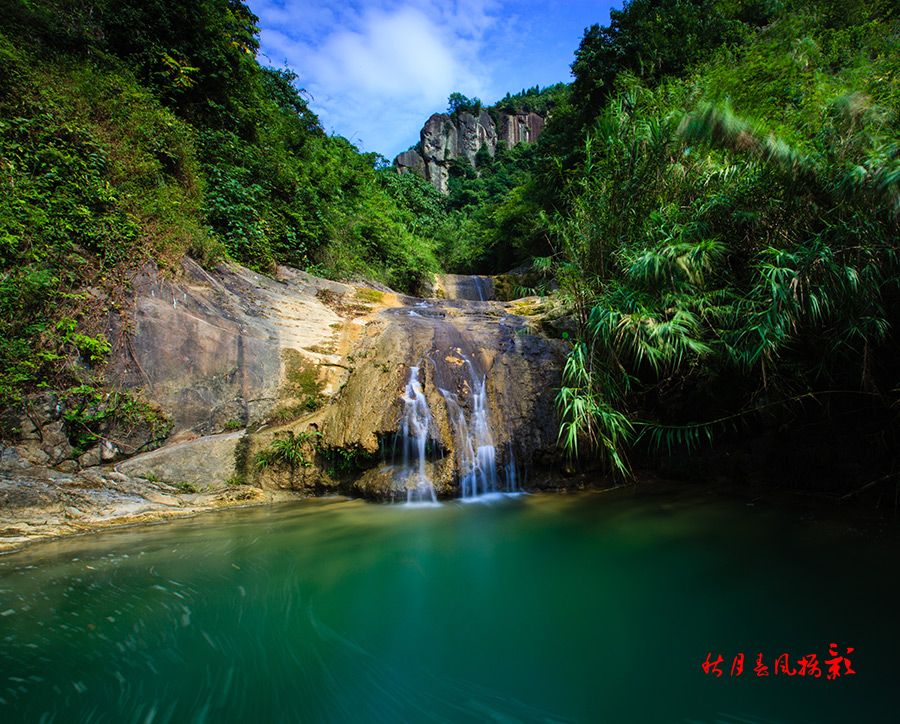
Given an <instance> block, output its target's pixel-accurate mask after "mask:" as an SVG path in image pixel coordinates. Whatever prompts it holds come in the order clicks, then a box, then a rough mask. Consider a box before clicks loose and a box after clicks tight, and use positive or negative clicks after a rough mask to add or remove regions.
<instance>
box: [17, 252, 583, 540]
mask: <svg viewBox="0 0 900 724" xmlns="http://www.w3.org/2000/svg"><path fill="white" fill-rule="evenodd" d="M492 287H493V285H492V284H491V279H490V278H487V277H483V278H481V277H479V278H474V277H465V278H456V277H451V276H449V275H444V276H442V277H439V278H436V279H435V290H434V291H435V296H438V295H439V296H441V297H446V298H442V299H428V300H422V299H412V298H408V297H403V296H400V295H397V294H394V293H392V292H390V290H387V289H384V290H377V289H371V288H357V287H353V286H348V285H345V284H339V283H336V282H331V281H327V280H324V279H318V278H315V277H312V276H309V275H308V274H305V273H303V272H300V271H297V270H294V269H290V268H288V267H279V269H278V272H277V274H276V275H275V276H273V277H269V276H265V275H262V274H258V273H255V272H253V271H251V270H249V269H246V268H242V267H239V266H236V265H227V266H226V265H223V266H220V267H219V268H217V269H213V270H206V269H203V268H201V267H199V266H198V265H197V264H195V263H194V262H192V261H190V260H185V261H184V263H183V265H182V268H181V269H180V272H179V273H177V274H175V275H171V274H161V273H160V272H158V271H157V270H156V269H155V268H153V267H149V266H148V267H147V268H145V269H144V270H143V271H142V273H140V274H138V275H137V276H136V277H135V278H134V279H133V280H132V284H131V286H130V295H129V300H128V303H127V304H124V305H123V306H122V308H121V309H120V310H119V311H118V312H117V313H116V314H114V315H113V316H112V318H111V319H110V322H109V329H108V338H109V339H110V340H111V342H112V346H113V350H114V351H113V354H112V356H111V359H110V361H109V364H108V366H107V370H106V372H107V377H108V379H109V380H110V381H111V385H113V386H114V387H115V388H117V389H119V390H121V391H123V392H128V393H130V394H132V395H134V396H135V397H134V398H132V399H138V397H139V398H140V399H143V400H146V401H147V403H148V404H149V405H150V407H149V408H148V409H149V410H155V411H156V413H154V414H155V415H157V416H158V417H159V419H160V420H164V421H166V426H165V429H164V430H163V431H162V433H161V435H162V437H160V432H159V431H158V430H156V431H155V430H153V429H150V427H148V425H147V424H145V423H144V422H141V421H140V420H139V419H137V418H135V419H133V420H132V417H134V416H123V415H118V416H115V415H111V414H108V413H110V412H111V411H110V410H109V409H106V408H109V407H111V406H112V405H114V404H115V403H114V402H113V399H114V398H115V393H113V392H112V391H111V392H110V394H109V395H108V396H107V398H104V399H103V400H98V401H96V402H94V403H92V407H91V408H90V409H86V410H84V411H83V413H84V414H83V415H82V417H84V418H85V419H88V418H90V420H94V425H95V426H94V428H93V430H94V435H93V437H92V439H91V440H83V441H82V442H80V443H78V445H79V447H80V448H83V451H82V449H78V448H75V447H73V444H74V443H73V442H72V439H73V433H78V432H79V431H80V429H81V427H80V425H81V424H82V423H79V422H78V420H77V419H75V418H73V417H72V415H67V414H66V413H67V410H66V409H65V404H66V403H65V401H64V400H60V399H57V398H55V397H53V396H52V395H44V396H42V397H41V398H40V399H34V400H29V402H28V405H26V406H24V407H23V408H22V410H19V411H15V410H13V411H10V413H9V414H10V415H11V416H12V417H10V419H7V420H5V421H3V422H4V424H5V428H4V429H7V430H14V431H15V433H14V434H13V436H12V438H11V439H5V440H0V550H4V549H7V548H10V547H16V546H18V545H20V544H21V543H23V542H25V541H27V540H34V539H35V538H40V537H46V536H54V535H60V534H64V533H73V532H79V531H83V530H90V529H93V528H98V527H103V526H108V525H121V524H124V523H130V522H140V521H148V520H159V519H163V518H169V517H173V516H179V515H185V514H190V513H191V512H196V511H197V510H208V509H211V508H216V507H220V506H223V505H235V504H238V505H240V504H246V503H251V502H263V501H266V500H273V499H278V496H280V495H285V494H288V493H290V492H293V493H301V494H304V495H315V494H326V493H331V494H334V493H345V494H351V495H362V496H366V497H372V498H388V499H393V498H398V497H399V498H400V499H405V496H406V494H407V492H406V490H407V489H406V488H404V485H406V484H407V482H406V480H405V479H404V478H403V477H402V476H399V477H398V466H397V465H395V463H398V462H399V461H398V460H397V459H395V458H397V456H396V455H395V454H394V452H393V450H394V448H395V446H396V444H397V442H396V441H397V437H398V433H399V431H400V429H401V427H402V422H401V417H402V414H403V409H404V404H405V402H404V400H405V392H404V390H405V389H406V388H407V385H408V383H409V380H410V374H411V369H412V368H414V367H416V368H418V367H421V368H422V370H421V376H420V377H419V381H420V383H421V388H422V390H423V393H424V395H425V397H427V399H428V404H429V405H430V407H431V413H432V416H433V425H432V427H431V432H430V439H429V442H428V447H429V450H431V451H432V458H433V459H430V460H429V461H428V465H429V466H430V470H429V476H430V477H431V478H432V479H433V484H434V488H435V490H436V491H437V493H438V494H439V495H441V496H454V495H458V494H459V487H460V486H459V482H458V479H459V477H460V470H461V469H464V468H465V465H466V462H465V455H466V449H467V447H466V446H467V444H468V441H467V440H462V439H461V438H460V434H459V430H458V429H456V428H457V427H459V425H460V424H461V423H462V421H463V417H464V418H465V419H467V420H469V421H471V420H472V415H473V414H474V408H475V407H476V405H477V402H476V400H475V398H474V392H473V385H472V379H475V380H477V381H483V384H484V385H485V388H486V394H485V396H484V405H485V407H486V410H485V414H486V416H487V419H489V420H490V422H491V427H492V435H493V443H492V445H493V446H495V447H496V461H495V462H496V465H497V469H498V470H507V471H510V470H512V471H517V472H516V473H515V474H516V475H517V478H516V480H517V481H518V482H517V485H518V486H521V485H522V483H523V482H525V480H526V476H527V485H528V486H529V487H537V486H542V485H550V486H555V485H559V484H560V482H559V481H557V480H556V479H555V473H551V470H553V469H556V470H558V469H560V463H561V460H560V457H559V452H558V450H557V446H556V432H557V425H556V411H555V406H554V394H553V390H554V389H555V388H556V387H558V386H559V379H560V375H561V372H562V369H563V365H564V363H565V355H566V351H567V345H566V343H564V342H563V341H561V340H559V339H554V338H548V337H547V336H546V335H545V334H543V333H542V330H543V329H544V323H543V314H542V313H537V312H536V311H535V309H534V307H535V306H536V305H537V301H536V300H532V302H529V301H528V300H517V301H515V302H503V301H492V300H493V299H494V298H495V296H497V295H495V293H494V290H493V288H492ZM468 370H471V374H470V373H468ZM476 373H477V374H476ZM473 375H474V377H473ZM470 377H471V379H470ZM451 403H452V404H451ZM69 412H71V410H70V411H69ZM120 412H121V411H120ZM88 413H90V414H88ZM454 415H456V418H454ZM138 417H140V416H138ZM457 418H458V419H457ZM79 419H80V418H79ZM116 420H118V422H115V421H116ZM73 425H74V426H75V427H73ZM162 438H164V443H165V444H163V446H162V447H159V448H158V449H151V448H153V447H155V446H157V445H160V444H161V443H163V439H162ZM554 466H555V468H554ZM529 471H530V472H529ZM401 472H402V471H401Z"/></svg>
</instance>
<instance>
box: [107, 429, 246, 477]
mask: <svg viewBox="0 0 900 724" xmlns="http://www.w3.org/2000/svg"><path fill="white" fill-rule="evenodd" d="M245 434H246V433H245V432H244V431H243V430H241V431H239V432H232V433H226V434H222V435H209V436H207V437H201V438H198V439H196V440H191V441H189V442H183V443H179V444H177V445H168V446H166V447H163V448H160V449H159V450H153V451H151V452H147V453H142V454H141V455H135V456H134V457H133V458H129V459H128V460H125V461H123V462H121V463H119V464H118V465H116V472H117V473H123V474H125V475H127V476H128V477H131V478H146V479H148V480H162V481H164V482H166V483H169V484H172V485H178V484H179V483H190V484H191V485H194V486H197V487H198V488H201V489H209V488H217V487H222V486H224V485H225V484H226V483H228V482H229V481H231V480H232V479H233V478H234V476H235V451H236V450H237V447H238V443H239V442H240V441H241V439H243V437H244V435H245Z"/></svg>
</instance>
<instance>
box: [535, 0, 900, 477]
mask: <svg viewBox="0 0 900 724" xmlns="http://www.w3.org/2000/svg"><path fill="white" fill-rule="evenodd" d="M751 5H752V4H750V3H727V2H700V1H698V2H693V3H683V2H674V1H672V2H668V1H666V0H635V1H634V2H632V3H630V4H627V5H626V6H625V8H624V10H623V11H622V12H621V13H619V14H614V22H613V25H612V26H611V28H609V29H604V30H603V31H598V30H597V29H596V28H593V29H591V30H590V31H588V33H587V34H586V36H585V40H584V41H583V43H582V47H581V49H580V50H579V53H578V55H577V59H576V62H575V64H574V65H573V68H574V71H575V74H576V80H575V83H574V84H573V93H572V96H571V106H570V107H569V108H568V109H564V112H563V113H561V114H560V115H559V116H555V117H554V119H553V120H552V122H551V127H550V128H549V129H548V133H547V143H546V144H545V146H544V152H545V156H544V159H543V163H544V168H543V173H544V174H545V176H544V178H545V179H546V183H545V184H544V185H545V186H546V187H550V186H552V187H554V189H555V191H554V197H553V198H552V205H551V206H544V210H545V212H546V213H548V214H550V215H551V221H552V228H553V231H554V232H555V239H556V246H555V252H556V253H555V254H554V255H551V257H549V258H548V259H546V260H545V261H544V264H545V265H546V266H549V267H550V268H552V269H553V270H554V271H555V273H556V275H557V276H558V278H559V280H560V282H561V284H562V286H563V289H564V292H565V294H566V296H567V298H568V300H569V302H570V303H571V305H572V309H573V312H574V313H575V314H576V316H577V318H578V321H579V326H580V329H581V335H580V339H579V340H578V341H577V343H576V345H575V347H574V349H573V351H572V353H571V355H570V358H569V362H568V366H567V370H566V383H565V387H564V388H563V389H562V390H561V392H560V394H559V404H560V410H561V413H562V414H563V423H562V429H561V442H562V443H563V445H564V446H565V447H566V449H567V450H568V451H569V452H570V453H571V454H573V455H576V454H596V455H600V456H601V457H603V458H604V459H605V460H606V462H607V463H608V465H609V466H610V468H612V469H614V470H618V471H619V472H622V473H627V472H628V469H629V462H628V451H629V450H630V449H633V447H634V445H635V444H636V443H637V442H638V440H640V441H641V445H642V446H645V445H649V446H650V449H651V450H652V449H656V448H658V447H660V446H662V447H663V448H666V449H678V448H681V449H684V448H690V447H692V446H694V445H696V444H697V443H699V442H700V441H701V439H702V440H705V439H706V438H707V437H712V436H715V435H717V434H720V433H722V432H723V431H727V430H728V429H731V428H733V427H738V426H742V425H750V426H751V427H753V426H754V425H756V426H758V425H760V424H762V423H763V422H765V424H767V425H769V426H772V425H774V426H775V427H776V428H777V427H779V426H781V427H782V429H784V430H788V429H791V428H792V427H797V426H799V425H802V424H810V423H811V422H813V421H815V422H817V423H824V424H826V426H829V427H831V428H834V427H835V426H836V425H837V423H836V422H833V420H836V419H837V418H841V417H842V418H843V419H844V426H845V427H846V426H848V425H850V426H852V425H857V424H860V425H861V426H863V427H864V428H865V434H866V435H869V437H870V438H871V440H870V441H872V442H877V441H876V440H875V439H874V438H880V440H881V443H880V444H881V450H882V451H887V450H890V449H891V448H892V447H893V446H894V445H895V444H896V438H897V433H898V426H897V418H896V412H895V409H896V405H897V404H898V403H900V397H898V378H897V373H896V370H897V363H898V361H900V360H898V344H897V343H898V338H897V333H896V328H897V324H898V322H900V306H898V302H900V298H898V292H900V252H898V247H897V238H898V231H900V228H898V227H900V223H898V222H900V218H898V213H900V185H898V184H900V122H898V118H897V115H896V108H897V107H898V101H900V85H898V76H897V74H898V70H900V67H898V66H900V57H898V55H897V53H896V52H895V51H896V47H897V46H896V41H897V36H896V27H897V21H898V18H897V17H896V15H895V14H894V13H895V11H894V10H893V6H892V5H891V4H889V3H881V4H879V3H869V4H858V7H857V6H854V7H853V8H851V10H853V11H854V12H850V13H849V16H847V15H843V14H839V13H836V12H833V11H835V10H836V6H834V4H833V3H827V2H822V3H818V4H816V3H812V4H806V3H805V4H803V5H800V4H797V5H794V4H790V3H785V4H783V5H781V6H780V7H779V6H775V5H773V4H766V5H765V6H764V7H765V8H768V9H769V12H768V15H765V17H764V20H765V23H766V24H765V25H761V24H760V23H759V21H760V18H761V17H763V16H762V14H761V13H762V10H759V12H754V13H749V11H748V8H750V9H751V10H752V9H753V7H751ZM758 7H759V8H763V4H759V6H758ZM651 11H652V12H651ZM667 13H677V17H673V18H672V19H670V20H665V18H667V17H668V15H667ZM685 13H687V15H688V16H689V17H688V19H685ZM748 14H749V16H750V20H748V18H747V16H748ZM848 17H849V18H850V19H849V20H848V19H847V18H848ZM648 18H649V20H648ZM690 18H693V20H691V19H690ZM751 21H752V22H751ZM660 22H662V23H663V26H662V28H661V29H660V27H659V26H658V23H660ZM711 24H712V26H714V27H716V28H721V29H723V30H722V31H721V32H719V31H716V32H713V31H711V30H709V27H708V26H710V25H711ZM674 29H680V30H679V32H680V33H681V34H682V35H683V36H684V37H688V38H695V39H696V40H697V43H693V42H692V43H685V44H684V45H683V46H682V45H679V46H677V47H676V46H671V45H670V44H669V43H670V40H669V39H670V38H671V37H672V33H673V31H674ZM726 31H727V32H726ZM711 39H716V40H717V43H719V44H718V46H717V47H715V48H713V47H711V46H710V44H709V41H710V40H711ZM701 40H702V42H700V41H701ZM673 54H674V55H673ZM610 58H624V59H625V60H620V61H616V62H614V63H613V62H612V61H610ZM645 58H654V59H655V62H653V63H645V62H642V61H641V59H645ZM670 61H671V62H670ZM610 63H612V65H610ZM586 88H587V90H585V89H586ZM579 89H581V90H579ZM572 119H582V120H583V122H584V126H583V130H582V131H581V132H580V134H572V133H569V132H568V129H563V130H565V131H566V132H563V130H561V129H559V128H558V127H557V128H554V127H553V124H554V123H559V122H560V121H561V120H565V121H566V122H570V121H572ZM548 149H549V151H548ZM535 206H537V204H535Z"/></svg>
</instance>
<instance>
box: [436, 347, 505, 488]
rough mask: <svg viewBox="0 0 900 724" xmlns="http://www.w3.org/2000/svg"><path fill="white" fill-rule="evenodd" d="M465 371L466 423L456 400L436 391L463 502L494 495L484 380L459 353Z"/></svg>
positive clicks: (493, 449)
mask: <svg viewBox="0 0 900 724" xmlns="http://www.w3.org/2000/svg"><path fill="white" fill-rule="evenodd" d="M459 354H460V356H461V357H462V359H463V361H464V362H465V365H466V369H467V371H468V373H469V374H468V384H469V390H470V393H471V400H472V411H471V414H470V415H469V419H468V420H466V416H465V413H464V412H463V408H462V406H461V405H460V402H459V397H458V396H457V395H456V394H455V393H453V392H450V391H448V390H445V389H441V388H439V391H440V393H441V395H442V396H443V398H444V401H445V402H446V403H447V413H448V417H449V419H450V424H451V425H452V427H453V436H454V438H455V443H456V444H455V449H456V469H457V474H458V476H459V487H460V490H461V492H462V497H463V498H475V497H478V496H479V495H487V494H488V493H496V492H498V491H499V487H498V485H497V448H496V447H495V446H494V436H493V435H492V433H491V425H490V416H489V414H488V405H487V377H486V376H485V375H483V374H482V375H478V374H477V373H476V371H475V365H473V364H472V360H471V359H470V358H469V357H468V356H467V355H465V354H463V353H462V352H461V351H460V352H459Z"/></svg>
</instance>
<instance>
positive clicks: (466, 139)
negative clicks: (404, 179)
mask: <svg viewBox="0 0 900 724" xmlns="http://www.w3.org/2000/svg"><path fill="white" fill-rule="evenodd" d="M544 122H545V119H544V118H543V116H539V115H538V114H537V113H507V112H503V111H501V112H500V113H499V116H498V122H497V123H495V122H494V119H493V118H492V117H491V114H490V113H488V112H487V111H481V113H480V114H479V116H478V117H477V118H476V117H475V116H473V115H472V114H471V113H459V114H457V115H456V116H455V117H451V116H448V115H447V114H446V113H435V114H434V115H433V116H432V117H431V118H429V119H428V120H427V121H426V123H425V127H424V128H422V132H421V140H420V143H419V145H418V146H416V147H413V148H410V149H409V150H408V151H404V152H403V153H401V154H400V155H399V156H397V158H396V159H394V168H396V169H397V171H398V172H399V173H417V174H419V175H420V176H422V177H423V178H424V179H426V180H427V181H428V182H429V183H431V184H432V185H433V186H434V187H435V188H436V189H437V190H438V191H440V192H441V193H443V194H445V193H447V189H448V186H447V183H448V181H449V178H450V171H449V166H450V162H451V161H452V160H453V159H454V158H459V157H461V156H465V157H466V158H468V159H469V163H471V164H472V165H473V166H474V165H475V154H477V153H478V151H479V150H480V149H481V147H482V146H486V147H487V150H488V152H489V153H490V154H491V155H492V156H493V155H494V154H495V153H496V152H497V143H498V142H500V141H503V142H504V143H505V144H506V145H507V146H515V145H516V144H517V143H534V142H535V141H537V139H538V137H539V136H540V135H541V131H542V130H543V128H544Z"/></svg>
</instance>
